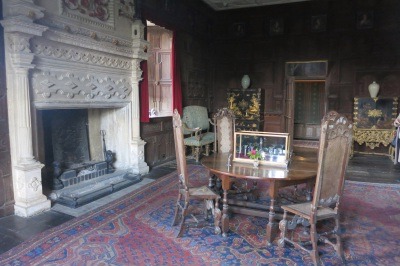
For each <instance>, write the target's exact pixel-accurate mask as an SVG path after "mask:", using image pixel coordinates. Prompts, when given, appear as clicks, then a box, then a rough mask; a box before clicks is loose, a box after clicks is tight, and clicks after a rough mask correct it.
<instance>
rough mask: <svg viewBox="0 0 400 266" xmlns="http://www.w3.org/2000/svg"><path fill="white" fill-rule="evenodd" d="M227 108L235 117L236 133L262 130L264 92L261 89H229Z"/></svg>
mask: <svg viewBox="0 0 400 266" xmlns="http://www.w3.org/2000/svg"><path fill="white" fill-rule="evenodd" d="M228 108H229V109H230V110H232V111H233V113H234V114H235V116H236V120H235V126H236V130H237V131H241V130H252V131H262V130H263V129H264V111H263V110H264V91H263V90H262V89H245V90H244V89H229V90H228Z"/></svg>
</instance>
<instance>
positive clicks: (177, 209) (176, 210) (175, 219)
mask: <svg viewBox="0 0 400 266" xmlns="http://www.w3.org/2000/svg"><path fill="white" fill-rule="evenodd" d="M181 198H182V194H181V193H179V195H178V200H177V201H176V206H175V214H174V220H173V221H172V226H175V225H176V222H177V221H178V214H179V209H180V204H179V202H180V201H181Z"/></svg>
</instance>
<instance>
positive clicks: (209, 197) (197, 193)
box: [172, 109, 221, 237]
mask: <svg viewBox="0 0 400 266" xmlns="http://www.w3.org/2000/svg"><path fill="white" fill-rule="evenodd" d="M172 119H173V130H174V140H175V153H176V163H177V169H178V174H179V194H178V200H177V201H176V207H175V215H174V221H173V222H172V225H176V224H177V222H178V220H179V219H180V224H179V225H180V227H179V232H178V234H177V237H179V236H181V235H182V234H183V229H184V228H185V227H187V224H185V221H186V219H187V217H188V216H191V217H192V218H193V219H194V220H195V221H196V223H197V224H198V223H199V220H198V219H197V217H196V216H195V214H196V213H195V208H193V206H191V204H192V200H202V201H204V205H205V208H204V212H205V219H206V220H207V219H208V214H209V211H211V213H213V215H214V226H215V228H214V230H215V234H220V233H221V228H220V222H221V210H220V209H219V207H218V204H219V203H218V202H219V199H220V196H219V194H217V193H215V192H214V191H212V190H211V189H210V188H209V187H208V186H207V185H204V186H201V187H193V186H190V184H189V177H188V172H187V167H186V155H185V146H184V141H183V128H182V121H181V117H180V115H179V113H178V111H177V110H176V109H175V110H174V114H173V116H172Z"/></svg>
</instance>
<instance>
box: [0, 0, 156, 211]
mask: <svg viewBox="0 0 400 266" xmlns="http://www.w3.org/2000/svg"><path fill="white" fill-rule="evenodd" d="M36 2H37V4H35V3H33V1H32V0H7V1H3V11H4V12H3V13H4V19H3V21H1V24H2V26H3V27H4V35H5V47H6V48H5V49H6V71H7V90H8V92H7V97H8V112H9V123H10V125H9V128H10V146H11V157H12V158H11V160H12V174H13V186H14V198H15V213H16V214H17V215H19V216H25V217H26V216H31V215H33V214H36V213H38V212H42V211H45V210H48V209H49V208H50V201H49V200H48V199H47V197H46V196H44V195H43V190H42V173H41V169H42V167H43V163H44V159H45V158H44V150H45V149H44V147H45V143H44V142H45V141H47V140H46V139H44V138H42V137H41V136H43V128H42V123H41V121H42V120H43V119H45V117H44V116H43V115H42V114H43V112H42V111H41V110H49V109H87V110H88V121H89V122H88V125H89V137H90V138H91V142H93V143H94V144H93V145H91V148H90V149H91V150H90V153H91V156H92V157H93V158H94V159H96V158H101V157H103V154H104V153H103V151H102V149H101V147H102V145H101V141H102V140H101V136H100V134H99V132H100V130H104V131H105V132H107V138H106V145H107V149H110V150H112V151H118V156H117V157H116V158H115V162H114V167H115V168H116V169H121V170H126V171H129V172H130V173H133V174H143V173H147V172H148V170H149V168H148V166H147V164H146V163H145V161H144V145H145V142H144V141H143V140H141V138H140V131H139V130H140V127H139V125H140V121H139V91H138V83H139V81H140V79H141V74H142V71H141V70H140V67H139V64H140V61H142V60H144V59H146V58H147V54H146V47H147V45H148V43H147V42H146V41H144V38H143V32H144V26H143V25H142V23H141V22H140V21H139V20H134V19H133V18H134V7H133V2H134V1H133V0H130V1H125V2H124V3H121V2H120V1H115V0H108V1H106V2H107V5H103V4H99V3H97V2H96V1H85V3H86V2H89V3H90V4H91V5H85V4H84V3H83V2H82V4H80V3H81V2H80V1H62V0H57V1H55V0H52V1H47V0H40V1H36ZM103 2H104V1H103ZM75 3H77V4H76V5H80V6H79V7H78V6H76V5H75ZM82 10H83V11H84V12H83V11H82ZM99 10H100V11H101V12H99V13H98V11H99Z"/></svg>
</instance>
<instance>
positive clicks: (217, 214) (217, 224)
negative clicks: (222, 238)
mask: <svg viewBox="0 0 400 266" xmlns="http://www.w3.org/2000/svg"><path fill="white" fill-rule="evenodd" d="M218 201H219V199H215V206H214V232H215V234H216V235H219V234H221V232H222V230H221V217H222V212H221V210H220V208H219V203H218Z"/></svg>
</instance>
